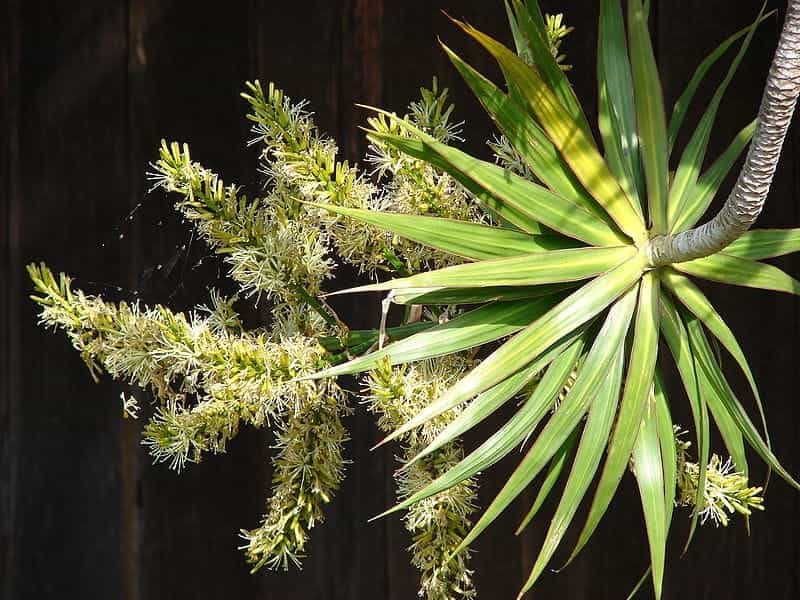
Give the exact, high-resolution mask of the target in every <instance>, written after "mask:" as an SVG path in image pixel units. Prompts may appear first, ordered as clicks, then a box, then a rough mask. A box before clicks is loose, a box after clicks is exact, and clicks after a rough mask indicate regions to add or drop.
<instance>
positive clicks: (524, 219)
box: [368, 132, 627, 246]
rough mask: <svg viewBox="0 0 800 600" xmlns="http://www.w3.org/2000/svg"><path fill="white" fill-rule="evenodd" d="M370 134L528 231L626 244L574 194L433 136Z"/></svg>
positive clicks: (605, 243)
mask: <svg viewBox="0 0 800 600" xmlns="http://www.w3.org/2000/svg"><path fill="white" fill-rule="evenodd" d="M423 135H424V134H423ZM368 137H369V138H370V139H371V140H373V141H379V142H381V143H384V144H387V145H389V146H391V147H394V148H396V149H398V150H400V151H401V152H404V153H405V154H408V155H409V156H412V157H414V158H418V159H420V160H423V161H425V162H428V163H430V164H432V165H434V166H436V167H438V168H440V169H442V170H443V171H445V172H447V173H449V174H450V175H451V176H452V177H453V178H454V179H456V181H458V182H459V183H461V184H462V185H464V186H465V187H466V188H467V189H468V190H469V191H470V192H473V193H474V194H476V195H478V197H479V199H480V200H481V202H482V205H485V206H488V208H489V209H491V210H492V211H494V212H496V213H497V214H499V215H501V216H503V217H504V218H506V219H507V220H508V221H509V222H511V223H513V224H514V225H515V226H518V227H520V228H521V229H523V230H524V231H528V232H529V233H541V227H539V226H538V225H536V227H535V230H533V229H534V228H533V227H531V225H530V224H531V223H534V224H536V223H542V224H544V225H547V226H548V227H550V228H551V229H554V230H556V231H558V232H560V233H562V234H564V235H567V236H569V237H572V238H575V239H578V240H581V241H584V242H586V243H588V244H592V245H597V246H604V245H618V244H625V243H627V240H626V238H625V237H624V236H622V235H621V234H619V233H615V232H614V231H613V230H611V229H609V227H608V226H607V225H606V224H604V223H603V222H602V221H599V220H598V219H596V218H595V217H593V216H592V214H591V213H589V212H587V211H585V210H583V209H582V208H581V207H580V206H579V205H578V204H576V203H575V201H574V200H573V199H567V198H563V197H561V196H558V195H556V194H554V193H553V192H551V191H550V190H548V189H547V188H545V187H542V186H540V185H537V184H535V183H533V182H531V181H528V180H527V179H525V178H523V177H520V176H518V175H515V174H513V173H509V172H508V171H507V170H506V169H503V168H502V167H500V166H498V165H495V164H492V163H489V162H485V161H482V160H478V159H477V158H473V157H472V156H470V155H469V154H466V153H464V152H461V151H460V150H457V149H455V148H452V147H450V146H447V145H446V144H442V143H440V142H437V141H434V140H432V139H431V140H424V141H422V140H418V139H411V138H408V137H403V136H396V135H391V134H383V133H377V132H370V133H369V135H368Z"/></svg>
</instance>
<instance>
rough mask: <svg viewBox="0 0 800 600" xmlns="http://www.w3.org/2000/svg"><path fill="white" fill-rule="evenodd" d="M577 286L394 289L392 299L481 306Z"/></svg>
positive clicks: (535, 296)
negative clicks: (486, 303)
mask: <svg viewBox="0 0 800 600" xmlns="http://www.w3.org/2000/svg"><path fill="white" fill-rule="evenodd" d="M577 285H578V283H575V282H573V283H554V284H552V285H535V286H524V285H519V286H501V287H474V288H419V289H407V290H406V289H404V290H397V291H396V292H395V294H394V296H392V302H394V303H395V304H421V305H431V304H433V305H436V304H482V303H485V302H509V301H512V300H522V299H525V298H539V297H541V296H549V295H551V294H556V293H558V292H562V291H564V290H569V289H572V288H574V287H576V286H577Z"/></svg>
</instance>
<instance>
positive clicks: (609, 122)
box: [597, 0, 644, 216]
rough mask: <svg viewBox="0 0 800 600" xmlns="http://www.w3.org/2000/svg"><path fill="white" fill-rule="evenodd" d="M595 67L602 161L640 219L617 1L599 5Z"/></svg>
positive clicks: (632, 113) (638, 168) (635, 139)
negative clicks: (604, 161)
mask: <svg viewBox="0 0 800 600" xmlns="http://www.w3.org/2000/svg"><path fill="white" fill-rule="evenodd" d="M597 65H598V67H597V79H598V82H599V85H600V92H599V96H600V111H599V119H598V123H599V126H600V133H601V135H602V138H603V147H604V149H605V153H606V160H607V161H608V166H609V168H610V169H611V172H612V173H613V174H614V176H615V177H616V178H617V181H619V182H620V185H621V186H622V189H623V190H624V191H625V194H626V195H627V196H628V198H631V200H632V204H633V206H634V208H636V209H637V212H638V213H639V215H640V216H642V210H641V198H642V193H643V192H644V188H643V179H642V177H643V175H642V165H641V159H640V156H639V136H638V134H637V132H636V106H635V104H634V99H633V78H632V75H631V64H630V59H629V57H628V43H627V39H626V35H625V21H624V19H623V17H622V8H621V6H620V3H619V0H601V2H600V33H599V38H598V49H597Z"/></svg>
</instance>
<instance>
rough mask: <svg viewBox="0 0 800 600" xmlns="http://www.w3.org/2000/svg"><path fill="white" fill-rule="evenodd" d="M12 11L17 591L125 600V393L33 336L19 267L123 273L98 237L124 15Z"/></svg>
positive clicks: (113, 134)
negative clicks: (121, 493)
mask: <svg viewBox="0 0 800 600" xmlns="http://www.w3.org/2000/svg"><path fill="white" fill-rule="evenodd" d="M17 6H18V7H19V11H20V12H19V20H18V21H16V23H14V24H12V27H14V29H15V35H16V36H19V37H18V40H19V74H20V80H19V83H18V86H19V87H18V93H19V96H18V98H19V105H18V106H19V112H18V127H19V129H18V133H17V139H18V161H19V171H18V173H19V180H18V182H17V184H16V186H17V188H16V193H15V197H13V198H12V203H14V204H15V205H16V206H17V209H18V210H19V213H18V214H17V217H16V224H15V231H16V234H15V238H12V239H13V240H14V241H13V243H14V245H15V247H16V249H15V250H14V251H13V256H12V257H11V258H12V260H14V264H12V265H10V269H11V270H10V272H9V273H8V276H9V279H10V280H11V283H10V289H11V290H12V293H13V294H14V298H13V299H12V302H13V303H14V304H15V306H14V307H13V308H12V309H11V310H12V313H11V314H12V315H14V317H13V318H15V319H16V323H15V324H14V326H15V327H18V330H17V332H16V335H17V336H18V343H15V344H14V347H12V348H11V351H12V354H13V355H14V357H15V358H14V360H16V361H17V362H16V364H13V365H12V368H13V370H14V373H13V374H12V376H11V377H12V379H11V381H12V382H13V385H14V387H15V389H14V390H13V393H14V394H16V395H17V396H18V402H19V420H18V423H17V427H18V434H17V435H18V441H19V443H18V445H17V452H18V454H17V476H16V480H17V484H18V488H17V490H16V496H17V499H16V501H17V510H16V514H15V516H14V519H15V529H16V540H17V544H16V549H15V553H16V556H17V563H16V568H15V569H16V573H15V574H16V580H17V581H16V585H15V590H14V592H15V594H16V596H15V597H40V598H47V597H54V596H55V595H56V594H58V595H60V596H62V597H92V596H100V597H119V595H120V588H119V536H120V533H119V527H118V508H119V497H118V483H119V474H118V462H117V451H116V444H117V442H116V436H117V432H118V422H119V415H120V408H119V404H118V403H117V402H118V401H117V397H118V394H115V393H114V390H113V388H112V386H110V385H108V384H107V383H104V384H102V385H99V386H95V385H94V384H93V383H92V381H91V378H90V377H89V375H88V373H87V372H86V370H85V368H84V367H83V366H82V365H81V361H80V358H79V357H78V356H77V354H76V353H75V352H74V351H73V350H72V349H71V348H69V347H68V344H67V343H66V340H65V339H64V338H63V337H59V338H56V337H54V336H53V335H52V334H51V333H49V332H45V331H43V330H42V329H41V328H39V327H37V325H36V317H35V308H34V306H33V304H32V303H31V302H30V301H29V300H28V299H27V291H28V290H29V289H30V284H29V283H28V281H27V278H26V276H25V273H24V270H23V265H24V263H25V262H28V261H32V260H46V261H48V262H49V263H50V264H51V265H52V266H53V267H54V268H55V269H63V270H68V271H72V272H80V273H82V274H84V276H86V275H88V276H89V277H90V278H93V279H96V280H99V281H103V280H105V281H113V280H114V277H115V276H116V274H117V272H118V269H119V264H120V261H119V256H118V255H116V254H115V253H114V252H106V253H104V252H100V250H99V248H98V246H97V245H96V244H94V243H93V242H92V241H91V240H92V239H93V238H95V235H96V233H97V232H101V231H103V230H104V229H105V228H106V227H107V226H108V223H109V222H110V221H111V220H112V219H113V217H114V215H115V213H116V211H117V210H118V208H119V206H120V204H119V203H118V202H119V201H120V198H123V197H124V193H125V185H126V180H125V172H124V159H125V148H124V138H122V137H120V132H121V131H124V125H125V74H124V64H125V48H126V42H125V14H124V11H123V10H122V7H121V6H120V5H119V4H114V3H108V2H100V1H94V2H92V1H90V2H83V3H80V5H72V4H70V5H66V4H64V5H62V4H59V5H53V4H51V3H47V2H36V1H32V2H25V3H18V4H17ZM120 66H122V67H123V68H122V69H120Z"/></svg>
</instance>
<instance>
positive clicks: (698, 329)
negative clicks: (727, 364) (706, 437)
mask: <svg viewBox="0 0 800 600" xmlns="http://www.w3.org/2000/svg"><path fill="white" fill-rule="evenodd" d="M678 312H679V314H680V316H681V319H682V320H683V322H684V323H685V325H686V331H687V333H688V335H689V345H690V348H691V352H692V355H693V356H694V359H695V364H696V365H700V359H699V357H698V356H699V350H698V347H699V345H700V344H701V343H702V344H704V345H705V347H706V348H707V349H708V353H709V354H708V356H710V357H711V359H710V360H711V363H709V367H708V369H703V368H698V367H696V373H697V382H698V385H699V389H700V395H701V396H702V398H703V400H704V401H705V403H706V404H707V405H708V408H709V409H711V414H712V415H713V417H714V422H715V423H716V425H717V429H718V430H719V432H720V434H721V435H722V439H723V441H724V442H725V447H726V448H727V449H728V452H729V453H730V455H731V457H732V458H733V461H734V463H735V464H736V468H737V470H739V471H741V472H742V473H744V474H745V475H747V472H748V467H747V456H746V454H745V449H744V440H743V438H742V433H741V432H740V431H739V429H738V427H737V425H736V423H735V421H734V420H733V419H732V418H731V415H730V414H729V413H728V411H727V409H726V408H725V404H724V402H723V398H722V396H724V395H725V394H726V393H727V392H728V390H727V389H726V384H723V383H722V382H723V381H724V379H725V378H724V376H723V375H722V371H721V369H720V368H719V365H718V363H717V359H716V356H714V354H713V352H712V351H711V348H710V346H708V342H707V340H706V339H705V334H704V333H703V331H702V326H701V325H699V323H700V321H699V320H698V319H697V318H696V317H694V316H693V315H691V314H689V312H688V311H686V310H684V309H679V310H678ZM709 372H712V373H713V374H714V377H711V376H710V375H709Z"/></svg>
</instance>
